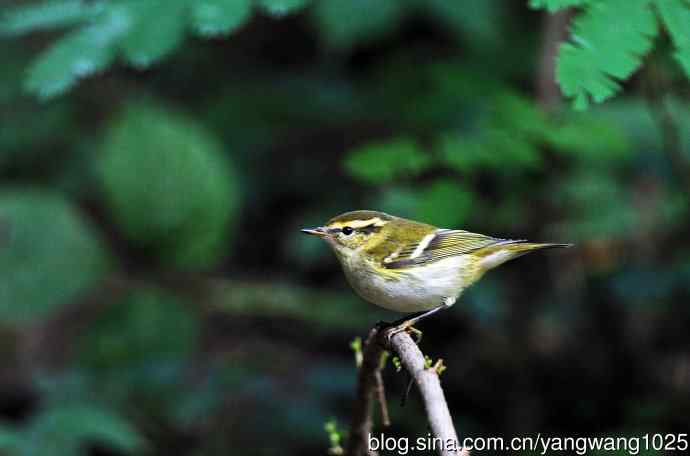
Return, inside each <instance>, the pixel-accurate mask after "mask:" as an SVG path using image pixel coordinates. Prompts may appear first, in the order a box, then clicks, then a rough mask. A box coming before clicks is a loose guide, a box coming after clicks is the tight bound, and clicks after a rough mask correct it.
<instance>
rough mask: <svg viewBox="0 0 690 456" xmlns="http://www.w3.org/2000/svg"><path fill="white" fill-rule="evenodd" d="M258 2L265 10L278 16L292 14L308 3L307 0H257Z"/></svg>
mask: <svg viewBox="0 0 690 456" xmlns="http://www.w3.org/2000/svg"><path fill="white" fill-rule="evenodd" d="M257 2H258V3H259V6H261V8H262V9H263V10H264V11H266V12H267V13H268V14H270V15H272V16H276V17H281V16H285V15H287V14H291V13H293V12H295V11H297V10H299V9H302V8H304V6H305V5H306V4H307V0H257Z"/></svg>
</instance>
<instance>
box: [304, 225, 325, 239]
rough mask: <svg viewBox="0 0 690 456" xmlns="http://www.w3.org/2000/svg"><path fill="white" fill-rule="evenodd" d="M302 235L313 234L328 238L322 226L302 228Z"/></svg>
mask: <svg viewBox="0 0 690 456" xmlns="http://www.w3.org/2000/svg"><path fill="white" fill-rule="evenodd" d="M302 233H307V234H313V235H314V236H320V237H325V236H328V231H327V230H326V228H324V227H323V226H317V227H316V228H303V229H302Z"/></svg>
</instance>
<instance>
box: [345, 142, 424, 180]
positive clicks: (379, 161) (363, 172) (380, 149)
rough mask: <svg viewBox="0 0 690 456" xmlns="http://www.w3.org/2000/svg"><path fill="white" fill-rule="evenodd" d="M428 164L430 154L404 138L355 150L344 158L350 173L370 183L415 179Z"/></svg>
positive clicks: (371, 144)
mask: <svg viewBox="0 0 690 456" xmlns="http://www.w3.org/2000/svg"><path fill="white" fill-rule="evenodd" d="M431 164H432V159H431V157H430V156H429V154H427V153H426V152H424V151H423V150H421V149H420V148H419V146H418V145H417V144H416V143H415V142H414V141H413V140H412V139H410V138H405V137H402V138H396V139H393V140H391V141H388V142H383V143H370V144H367V145H364V146H361V147H358V148H356V149H354V150H353V151H352V152H350V153H349V154H348V156H347V158H346V159H345V169H346V170H347V172H348V173H349V174H351V175H352V176H354V177H356V178H358V179H361V180H363V181H365V182H369V183H371V184H382V183H385V182H390V181H392V180H394V179H397V178H400V177H405V176H416V175H419V174H420V173H421V172H423V171H425V170H426V169H428V168H429V167H430V166H431Z"/></svg>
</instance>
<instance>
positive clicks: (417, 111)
mask: <svg viewBox="0 0 690 456" xmlns="http://www.w3.org/2000/svg"><path fill="white" fill-rule="evenodd" d="M14 3H15V4H16V5H20V4H27V3H32V2H14ZM33 3H35V2H33ZM57 3H59V2H56V4H57ZM64 3H70V2H68V1H65V2H64ZM87 3H92V4H98V3H99V2H87ZM106 3H107V2H106ZM173 3H174V2H173ZM199 3H202V2H199ZM257 3H258V4H257V5H255V7H254V10H253V11H252V13H251V15H250V16H247V17H246V18H244V21H245V22H242V24H241V26H238V27H239V28H238V29H237V30H235V31H234V32H233V33H232V34H230V35H223V34H214V33H211V32H213V29H211V32H209V33H206V34H204V33H201V34H200V35H201V36H204V35H213V36H212V38H211V39H202V38H200V37H199V34H197V35H193V34H192V35H184V36H179V37H177V36H175V37H170V36H167V37H166V36H163V34H165V33H166V30H175V29H174V24H173V25H170V24H169V23H168V22H169V21H168V22H166V20H167V19H166V18H167V17H168V16H167V15H166V14H163V15H162V16H161V15H160V14H159V15H153V16H151V17H149V18H148V19H145V22H143V23H144V24H146V25H147V28H144V29H142V30H144V31H147V32H150V33H153V34H154V35H153V36H154V37H153V38H152V39H150V40H149V41H146V39H144V38H141V37H134V38H131V37H130V38H131V40H132V42H130V43H129V44H127V47H125V48H124V49H125V51H123V52H125V53H124V54H114V55H113V56H111V57H108V59H105V57H103V56H101V55H100V54H99V55H95V54H93V53H92V54H89V52H92V51H93V49H91V51H89V48H88V45H89V44H90V42H89V41H88V40H87V41H86V43H84V42H80V44H79V46H82V47H81V48H79V47H78V46H77V45H76V44H74V43H71V44H70V43H68V44H67V45H65V46H66V47H65V49H62V50H60V52H63V53H62V54H60V53H59V52H58V53H57V54H56V56H53V58H54V60H52V61H48V62H47V63H46V62H45V61H43V63H42V64H41V65H43V66H40V67H39V68H37V67H36V65H37V64H36V63H35V62H36V59H37V56H39V55H43V56H45V54H41V52H44V51H45V50H46V49H49V48H50V46H52V45H53V44H54V43H55V42H56V40H57V39H59V38H61V37H63V36H64V31H65V30H71V29H70V28H69V27H68V28H64V27H58V28H56V29H55V30H43V29H41V28H40V27H38V28H39V29H40V30H39V31H37V32H34V33H29V34H25V35H21V36H19V35H12V34H8V35H7V36H6V37H5V38H4V39H3V40H2V42H0V45H1V46H2V48H1V49H2V61H1V64H0V65H1V69H0V133H1V135H0V179H1V182H0V356H1V358H0V359H2V361H1V362H0V449H2V451H3V454H5V453H6V454H17V455H72V454H90V455H121V454H122V455H125V454H132V455H134V454H141V455H170V454H184V455H187V454H189V455H229V454H243V455H274V454H300V455H306V454H315V455H316V454H320V455H323V454H326V452H327V449H328V446H329V441H328V435H327V433H326V432H325V431H324V424H325V423H326V422H327V421H328V420H329V419H330V418H335V419H336V421H337V423H338V428H339V429H340V430H343V431H344V430H346V428H347V424H348V419H349V418H348V417H349V412H350V411H351V409H352V404H353V398H354V386H355V385H354V381H355V375H356V368H355V365H354V358H353V354H352V351H351V349H350V348H349V343H350V341H352V340H353V339H354V338H355V337H356V336H363V335H365V334H366V332H367V331H368V329H369V328H370V327H371V326H372V325H373V324H374V323H375V322H377V321H378V320H381V319H394V318H397V317H398V315H395V314H392V313H387V312H385V311H383V310H379V309H377V308H375V307H374V306H372V305H370V304H367V303H365V302H363V301H361V300H360V299H358V298H357V297H356V296H355V295H354V294H353V293H352V292H351V291H350V290H349V289H348V287H347V286H346V283H345V279H344V277H343V276H342V273H341V271H340V269H339V267H338V265H337V262H336V260H335V257H334V256H333V255H332V253H331V252H330V251H329V249H328V248H327V246H326V245H325V244H323V243H321V242H319V241H318V240H317V239H314V238H311V237H307V236H303V235H301V234H300V232H299V228H301V227H303V226H313V225H317V224H320V223H323V222H325V221H326V220H327V219H328V218H330V217H331V216H334V215H336V214H338V213H340V212H344V211H347V210H353V209H365V208H366V209H376V210H383V211H387V212H391V213H393V214H396V215H401V216H407V217H411V218H415V219H419V220H423V221H426V222H429V223H434V224H438V225H440V226H444V227H457V228H464V229H468V230H471V231H477V232H482V233H486V234H493V235H497V236H501V237H512V238H528V239H531V240H536V241H553V242H573V243H575V244H576V247H575V248H573V249H569V250H567V251H548V252H543V253H539V254H535V255H531V256H527V257H523V258H520V259H519V260H516V261H515V262H512V263H509V264H507V265H505V266H503V267H501V268H500V269H498V270H496V271H493V272H491V273H489V274H488V275H487V276H486V277H485V279H483V280H482V281H481V282H480V283H479V284H478V285H476V286H474V287H473V288H471V289H470V290H469V291H468V292H467V293H466V294H465V295H463V297H462V298H461V299H460V300H459V302H458V303H457V304H456V305H455V307H454V308H453V309H451V310H449V311H446V312H444V313H442V314H439V315H437V316H435V317H433V318H432V319H430V320H429V321H427V322H424V323H423V324H422V325H421V329H422V330H423V331H424V339H423V341H422V349H423V351H424V352H425V353H426V354H428V355H429V356H430V357H432V358H433V359H437V358H443V359H444V360H445V364H446V365H447V366H448V369H447V370H446V371H445V372H444V373H443V376H442V382H443V386H444V388H445V391H446V394H447V398H448V400H449V405H450V408H451V411H452V413H453V415H454V418H455V424H456V427H457V429H458V432H459V434H460V435H461V436H464V435H470V436H475V437H476V436H482V435H486V436H505V437H508V438H510V437H513V436H521V435H532V434H536V433H537V432H541V433H542V435H563V436H582V435H639V434H642V433H647V432H648V433H652V432H687V431H688V428H687V424H688V416H690V394H689V392H690V330H689V328H690V305H689V303H688V301H689V298H690V237H689V236H688V233H689V232H690V231H689V230H690V218H689V212H690V208H689V199H690V198H689V196H688V190H689V189H690V148H689V146H690V105H689V104H688V100H689V96H688V95H689V92H688V83H687V78H686V77H685V76H684V75H683V73H682V70H681V68H680V66H678V64H677V63H676V62H675V61H674V60H673V59H672V57H671V52H670V48H671V45H670V42H669V40H668V37H667V36H665V35H664V34H662V35H660V37H659V38H657V40H656V41H655V49H654V50H653V51H651V53H650V54H649V55H648V56H647V57H646V59H645V62H644V67H643V68H642V70H640V71H639V72H637V73H636V74H635V75H634V76H633V77H632V78H631V79H629V80H628V81H626V82H625V84H624V86H623V91H622V93H621V94H619V95H618V96H617V97H615V98H614V99H612V100H610V101H607V102H606V103H603V104H600V105H597V106H594V107H590V109H589V110H587V111H580V112H578V111H574V110H573V109H572V108H571V105H570V103H569V102H567V101H562V100H561V99H560V97H559V96H554V93H555V94H556V95H557V92H554V90H557V88H556V86H555V81H554V77H553V73H552V70H553V57H554V56H553V55H552V54H551V53H550V52H551V51H549V49H552V48H553V46H555V43H556V42H557V41H560V40H561V39H563V38H564V37H565V33H564V32H565V29H564V28H563V26H561V30H560V34H559V33H558V29H557V30H556V32H557V33H556V34H555V35H554V34H553V33H551V32H549V25H551V26H554V18H553V17H551V16H549V15H547V14H546V13H545V12H541V11H534V10H531V9H529V8H528V7H527V5H526V4H525V3H526V2H525V1H510V2H509V1H497V0H496V1H483V2H479V1H471V2H457V3H458V5H455V4H454V3H453V2H442V1H429V2H415V1H412V0H408V1H401V2H397V1H393V0H385V1H384V0H380V1H364V0H358V1H354V2H337V1H334V0H328V1H326V0H324V1H317V2H314V3H313V4H307V5H304V3H305V2H303V1H297V2H296V3H295V4H296V5H298V7H296V8H295V9H294V10H291V9H289V8H288V9H287V10H280V9H279V10H277V13H276V10H275V9H271V6H270V5H271V4H272V3H276V4H283V6H285V5H286V4H287V3H290V2H286V1H284V0H280V1H277V2H271V1H268V0H267V1H265V2H257ZM171 5H172V3H171ZM454 5H455V6H454ZM288 6H289V5H288ZM169 8H171V9H170V10H167V11H166V13H169V14H170V16H169V17H170V18H174V15H173V13H174V11H173V9H174V8H173V6H170V7H169ZM64 11H66V10H63V12H64ZM283 13H287V14H283ZM142 14H144V13H142ZM209 14H211V13H209ZM209 17H210V19H209V18H207V19H208V20H209V21H210V23H213V21H218V23H219V25H218V27H221V28H222V27H224V25H223V22H222V20H224V19H223V18H224V16H222V15H219V16H213V14H211V16H209ZM166 24H167V25H166ZM63 25H65V26H67V25H69V21H66V22H65V24H63ZM168 26H170V27H172V28H170V29H168V28H166V27H168ZM141 33H144V32H141ZM156 33H160V34H161V36H160V37H159V36H157V35H155V34H156ZM171 33H172V32H171ZM97 36H100V35H98V34H97ZM137 39H140V40H141V41H137ZM165 40H169V41H170V43H168V41H165ZM147 43H148V44H151V43H154V44H155V43H168V44H170V45H169V47H168V48H165V49H158V48H147V47H146V46H147V45H148V44H147ZM171 43H172V44H171ZM69 46H77V47H75V48H72V47H69ZM161 46H162V45H161ZM137 51H141V52H143V53H144V54H145V55H149V54H146V52H149V53H150V55H153V56H155V58H154V57H151V58H152V59H153V60H155V64H153V65H148V64H147V65H143V64H140V65H137V64H136V62H137V60H136V57H137V55H138V54H137V53H136V52H137ZM69 52H72V54H70V53H69ZM127 52H129V54H128V53H127ZM133 56H134V57H133ZM81 57H83V58H84V59H85V60H83V61H81V63H84V62H86V64H87V66H88V64H89V62H90V63H91V64H94V62H95V63H98V62H100V63H103V65H102V71H97V70H99V69H100V67H94V68H92V69H94V70H95V74H94V75H89V77H86V78H84V79H83V80H81V81H77V80H76V79H74V80H73V81H72V80H71V79H70V78H73V76H74V71H77V73H78V72H79V71H78V70H79V68H82V69H83V67H79V66H77V67H74V66H70V65H74V64H75V62H77V63H79V62H80V58H81ZM101 57H103V58H104V59H105V60H102V61H99V60H98V58H101ZM89 59H92V60H89ZM106 60H107V62H106ZM140 63H141V62H140ZM142 67H145V68H142ZM70 68H71V70H70ZM75 68H76V70H75ZM27 71H28V73H27ZM70 71H71V72H70ZM86 72H87V73H90V71H86ZM41 78H43V79H41ZM540 78H544V79H542V83H541V84H540V83H539V81H540ZM51 81H52V82H51ZM56 81H57V82H56ZM60 81H62V82H64V81H71V83H72V84H73V87H71V88H70V89H71V90H68V91H67V92H66V93H58V92H60V91H57V92H56V93H43V94H42V95H40V93H41V91H42V89H41V87H43V88H45V87H51V86H50V84H52V83H56V84H57V83H58V82H60ZM49 82H50V83H49ZM41 84H47V85H46V86H42V85H41ZM52 87H53V88H54V86H52ZM27 89H28V91H29V92H30V93H27V91H26V90H27ZM63 89H65V90H67V89H68V87H64V88H63ZM35 93H39V96H36V95H35ZM46 96H47V98H46ZM385 379H386V384H387V387H388V395H389V402H390V409H391V414H392V419H393V426H392V427H391V428H389V429H386V430H385V432H386V433H387V434H390V435H398V436H409V437H411V438H414V437H417V436H424V435H426V432H427V427H426V426H427V425H426V421H425V418H424V414H423V409H422V405H421V402H420V401H419V398H418V396H417V395H416V392H413V393H412V395H411V397H410V400H409V401H408V405H407V406H406V407H405V408H400V406H399V398H400V396H401V394H402V391H403V388H404V384H405V382H406V378H405V377H404V376H403V375H402V374H400V373H395V372H394V369H392V368H391V367H388V368H387V369H386V371H385ZM377 419H378V418H377ZM377 430H381V428H380V427H378V425H377Z"/></svg>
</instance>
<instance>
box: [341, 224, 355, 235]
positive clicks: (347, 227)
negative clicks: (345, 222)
mask: <svg viewBox="0 0 690 456" xmlns="http://www.w3.org/2000/svg"><path fill="white" fill-rule="evenodd" d="M354 231H355V230H353V229H352V228H350V227H349V226H346V227H344V228H343V234H344V235H345V236H349V235H351V234H352V233H353V232H354Z"/></svg>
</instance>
